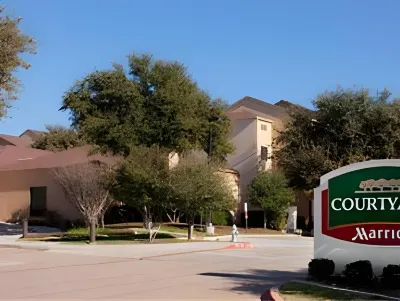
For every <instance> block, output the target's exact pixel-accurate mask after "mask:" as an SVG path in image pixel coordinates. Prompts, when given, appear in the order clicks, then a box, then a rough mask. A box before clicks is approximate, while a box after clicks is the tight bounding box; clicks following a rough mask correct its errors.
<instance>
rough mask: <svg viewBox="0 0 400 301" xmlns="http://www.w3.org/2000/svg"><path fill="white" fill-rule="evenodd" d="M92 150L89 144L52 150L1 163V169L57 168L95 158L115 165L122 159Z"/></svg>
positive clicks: (86, 161)
mask: <svg viewBox="0 0 400 301" xmlns="http://www.w3.org/2000/svg"><path fill="white" fill-rule="evenodd" d="M90 150H91V148H90V147H89V146H82V147H75V148H71V149H68V150H65V151H62V152H58V153H53V152H50V153H51V154H48V155H46V156H40V157H36V158H32V159H25V160H17V161H14V162H13V163H11V164H8V165H0V171H6V170H26V169H43V168H56V167H62V166H68V165H74V164H81V163H88V162H90V161H95V160H97V161H101V162H104V163H107V164H112V165H113V164H116V163H117V162H118V161H119V160H120V159H119V157H115V156H105V155H101V154H95V155H89V152H90ZM46 152H47V151H46ZM0 157H1V154H0Z"/></svg>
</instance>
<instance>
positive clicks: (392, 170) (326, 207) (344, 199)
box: [314, 160, 400, 275]
mask: <svg viewBox="0 0 400 301" xmlns="http://www.w3.org/2000/svg"><path fill="white" fill-rule="evenodd" d="M398 179H400V160H372V161H366V162H360V163H355V164H351V165H348V166H344V167H341V168H339V169H337V170H334V171H332V172H330V173H328V174H326V175H324V176H322V177H321V179H320V186H319V187H318V188H316V189H314V258H327V259H331V260H333V261H334V263H335V272H341V271H342V270H343V269H344V267H345V265H346V264H348V263H350V262H354V261H358V260H369V261H371V263H372V267H373V269H374V272H375V274H376V275H381V274H382V270H383V268H384V267H385V266H387V265H388V264H398V262H399V253H400V214H399V211H398V210H399V209H400V201H398V200H400V188H399V185H400V181H399V180H398Z"/></svg>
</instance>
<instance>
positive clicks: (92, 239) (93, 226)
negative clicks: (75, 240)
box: [89, 218, 96, 243]
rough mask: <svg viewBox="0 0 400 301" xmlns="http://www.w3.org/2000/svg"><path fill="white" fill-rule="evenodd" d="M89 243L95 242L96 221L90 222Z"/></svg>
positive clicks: (93, 219)
mask: <svg viewBox="0 0 400 301" xmlns="http://www.w3.org/2000/svg"><path fill="white" fill-rule="evenodd" d="M89 242H90V243H94V242H96V219H95V218H92V219H91V220H90V241H89Z"/></svg>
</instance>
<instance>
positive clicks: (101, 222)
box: [100, 213, 105, 229]
mask: <svg viewBox="0 0 400 301" xmlns="http://www.w3.org/2000/svg"><path fill="white" fill-rule="evenodd" d="M104 215H105V213H103V214H102V215H101V216H100V224H101V227H102V228H103V229H104Z"/></svg>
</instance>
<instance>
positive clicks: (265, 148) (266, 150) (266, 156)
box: [261, 146, 268, 161]
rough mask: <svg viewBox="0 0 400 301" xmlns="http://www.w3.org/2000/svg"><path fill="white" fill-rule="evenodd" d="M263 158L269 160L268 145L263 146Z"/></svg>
mask: <svg viewBox="0 0 400 301" xmlns="http://www.w3.org/2000/svg"><path fill="white" fill-rule="evenodd" d="M261 160H262V161H267V160H268V147H266V146H261Z"/></svg>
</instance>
